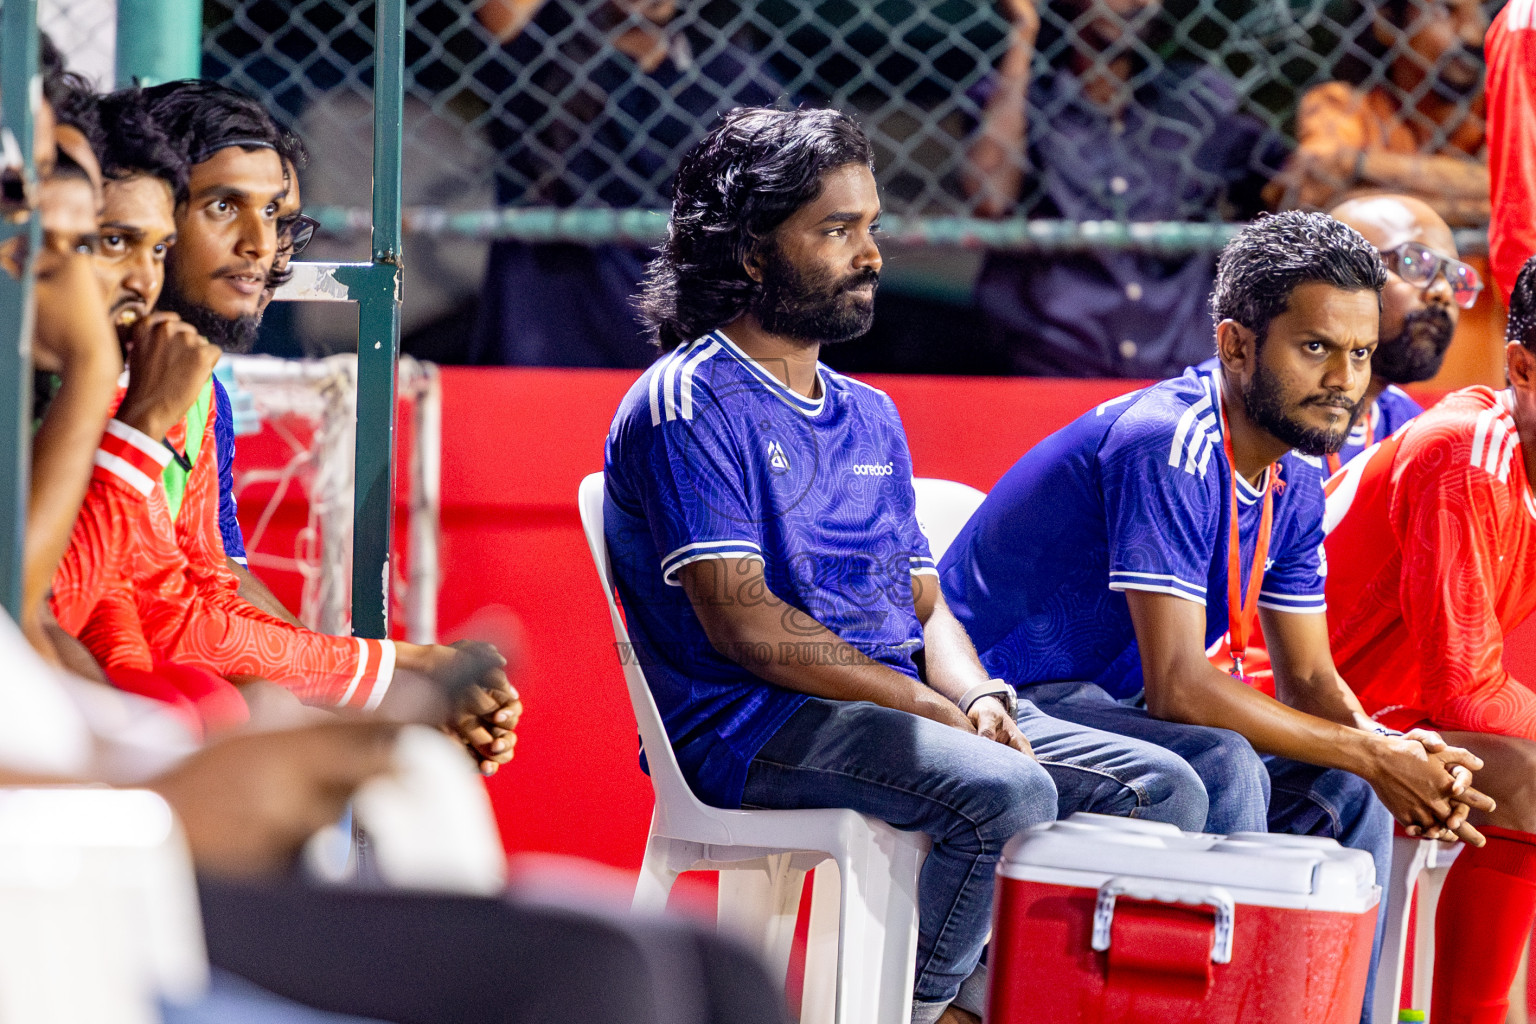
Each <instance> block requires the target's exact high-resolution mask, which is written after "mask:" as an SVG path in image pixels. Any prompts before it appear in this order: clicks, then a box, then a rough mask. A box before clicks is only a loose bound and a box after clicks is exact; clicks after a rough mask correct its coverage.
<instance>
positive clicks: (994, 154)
mask: <svg viewBox="0 0 1536 1024" xmlns="http://www.w3.org/2000/svg"><path fill="white" fill-rule="evenodd" d="M1034 43H1035V41H1034V36H1033V35H1032V34H1028V33H1021V32H1020V31H1018V30H1017V29H1016V30H1015V31H1014V35H1013V42H1012V44H1011V45H1010V46H1009V48H1008V52H1007V53H1006V54H1005V55H1004V57H1003V61H1002V63H1001V64H1000V65H999V66H998V69H997V81H996V82H995V83H994V89H993V91H992V96H991V97H990V98H989V99H988V101H987V105H986V108H985V109H984V110H983V111H982V114H981V125H980V127H979V128H978V130H977V133H976V141H975V142H974V143H972V144H971V148H970V152H969V153H968V154H967V164H968V166H967V168H966V172H965V176H964V185H965V189H966V191H967V192H968V193H969V194H970V195H971V197H972V198H973V199H974V200H975V209H976V213H977V214H979V215H981V216H983V217H1001V216H1002V215H1003V214H1004V213H1006V212H1007V211H1008V209H1009V207H1011V206H1012V205H1013V204H1014V202H1015V201H1016V200H1017V199H1018V197H1019V188H1020V186H1021V184H1022V183H1023V180H1024V140H1025V136H1026V133H1027V131H1028V127H1029V122H1028V117H1029V113H1028V98H1029V71H1030V67H1029V65H1030V60H1031V58H1032V57H1033V56H1034V52H1035V45H1034Z"/></svg>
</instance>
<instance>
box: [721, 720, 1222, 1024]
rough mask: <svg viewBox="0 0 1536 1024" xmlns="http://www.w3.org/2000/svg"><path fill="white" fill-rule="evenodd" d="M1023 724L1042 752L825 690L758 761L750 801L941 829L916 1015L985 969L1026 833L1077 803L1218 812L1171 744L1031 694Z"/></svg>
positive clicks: (1143, 810) (1199, 815)
mask: <svg viewBox="0 0 1536 1024" xmlns="http://www.w3.org/2000/svg"><path fill="white" fill-rule="evenodd" d="M1018 722H1019V727H1020V729H1021V731H1022V732H1023V733H1024V735H1025V737H1026V738H1028V739H1029V741H1030V744H1031V745H1032V746H1033V747H1034V751H1035V758H1036V759H1031V758H1029V757H1026V756H1024V755H1023V754H1020V753H1019V752H1018V751H1016V750H1013V749H1012V748H1010V747H1005V746H1003V745H1002V744H1000V743H995V742H993V741H991V740H983V739H981V738H980V737H978V736H974V735H970V734H967V733H964V732H962V731H960V730H959V729H954V728H951V727H949V726H947V725H940V724H939V723H937V722H932V721H929V720H928V719H925V718H918V717H917V716H915V715H909V714H907V713H906V712H903V711H893V710H891V709H890V708H884V707H880V706H878V705H875V704H870V703H866V702H863V701H858V702H847V701H833V700H822V699H819V698H815V697H813V698H811V699H810V700H809V701H807V702H806V704H805V705H804V706H802V707H801V708H800V709H799V710H798V711H796V712H795V713H794V715H792V716H791V717H790V719H789V721H788V722H786V723H784V725H783V726H782V727H781V728H780V729H779V731H778V732H777V733H775V734H774V736H773V738H772V739H770V740H769V741H768V743H767V744H766V745H764V747H763V749H762V750H760V751H759V752H758V754H757V756H756V757H755V758H754V759H753V761H752V764H751V766H750V767H749V768H748V769H747V781H746V788H745V790H744V792H743V794H742V806H743V807H761V808H781V809H797V808H814V807H848V808H852V809H853V810H856V811H859V812H860V813H863V814H868V815H870V816H871V817H875V818H879V819H880V820H882V821H887V822H889V823H890V824H892V825H894V826H896V827H897V828H901V829H907V830H909V831H915V832H923V833H925V834H926V835H927V836H929V838H931V839H932V840H933V849H932V851H931V852H930V853H929V855H928V859H927V860H926V861H924V863H923V869H922V874H921V877H920V878H919V881H918V939H917V983H916V986H915V988H914V1000H915V1003H916V1005H915V1006H914V1008H913V1017H912V1019H913V1020H914V1021H918V1022H922V1021H931V1020H934V1019H935V1018H937V1017H938V1016H939V1014H940V1013H941V1012H942V1011H943V1009H944V1007H945V1006H946V1005H947V1004H949V1003H950V1002H951V1001H953V1000H955V998H956V996H957V995H958V994H959V993H960V988H961V984H962V983H963V982H965V981H966V980H967V979H968V978H970V977H971V976H972V975H973V973H976V972H977V965H978V963H979V962H980V960H981V953H982V948H983V944H984V942H985V939H986V934H987V929H988V928H989V927H990V925H991V917H992V892H993V872H994V871H995V869H996V867H997V862H998V859H999V857H1000V856H1001V854H1002V851H1003V844H1004V843H1006V842H1007V841H1008V840H1009V839H1010V838H1012V837H1013V836H1014V835H1015V834H1016V833H1018V832H1020V831H1022V830H1023V829H1026V828H1028V827H1030V826H1031V825H1038V824H1040V823H1041V822H1047V821H1053V820H1055V819H1056V818H1057V817H1059V816H1061V815H1065V814H1070V813H1072V812H1073V811H1096V812H1099V813H1102V814H1125V815H1131V816H1134V817H1139V818H1149V819H1152V820H1154V821H1167V822H1172V823H1173V824H1176V825H1178V826H1179V827H1181V828H1185V829H1198V828H1199V827H1200V825H1201V824H1202V823H1203V822H1204V821H1205V817H1206V800H1205V789H1204V787H1203V786H1202V785H1201V783H1200V780H1199V778H1198V777H1197V776H1196V775H1195V773H1194V771H1193V770H1191V769H1190V767H1189V766H1188V765H1187V764H1185V763H1184V762H1183V761H1182V760H1181V759H1179V758H1178V757H1176V756H1174V755H1173V754H1171V753H1170V752H1169V751H1167V750H1164V749H1161V748H1159V747H1157V746H1156V745H1154V744H1150V743H1144V742H1140V741H1138V740H1132V739H1126V738H1124V737H1121V736H1114V735H1111V734H1109V733H1104V732H1100V731H1098V730H1096V729H1089V728H1083V727H1082V726H1078V725H1074V724H1072V723H1070V722H1064V721H1061V720H1058V719H1054V718H1051V717H1050V716H1048V715H1045V714H1042V713H1041V712H1040V711H1038V710H1037V709H1035V708H1034V707H1032V706H1031V705H1030V704H1029V702H1027V701H1021V702H1020V706H1019V714H1018ZM978 977H980V976H978ZM983 990H984V983H980V982H973V983H972V984H971V985H968V986H967V996H968V999H963V1000H961V1001H960V1005H962V1006H965V1007H966V1008H967V1009H973V1010H974V1012H977V1013H980V1010H981V1007H980V1005H979V1004H978V1002H977V999H978V997H979V995H980V994H981V992H982V991H983Z"/></svg>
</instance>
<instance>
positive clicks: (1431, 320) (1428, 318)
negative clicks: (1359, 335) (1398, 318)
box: [1371, 306, 1456, 384]
mask: <svg viewBox="0 0 1536 1024" xmlns="http://www.w3.org/2000/svg"><path fill="white" fill-rule="evenodd" d="M1455 333H1456V328H1455V326H1454V325H1453V324H1452V323H1451V314H1449V313H1447V312H1446V311H1445V307H1444V306H1426V307H1424V308H1423V309H1416V310H1414V311H1413V312H1412V313H1409V314H1408V315H1407V316H1405V317H1403V329H1402V330H1401V331H1399V332H1398V333H1397V337H1395V338H1393V339H1392V340H1391V341H1385V342H1382V343H1381V344H1380V345H1377V346H1376V352H1375V354H1373V355H1372V356H1371V372H1372V373H1374V374H1375V375H1376V376H1378V377H1380V378H1381V379H1382V380H1386V381H1391V382H1392V383H1393V384H1414V383H1417V382H1418V381H1421V380H1429V378H1431V377H1433V376H1434V375H1435V374H1437V373H1439V372H1440V364H1441V363H1442V362H1444V361H1445V350H1446V349H1447V348H1449V347H1450V344H1451V337H1452V336H1453V335H1454V334H1455Z"/></svg>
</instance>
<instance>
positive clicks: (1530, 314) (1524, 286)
mask: <svg viewBox="0 0 1536 1024" xmlns="http://www.w3.org/2000/svg"><path fill="white" fill-rule="evenodd" d="M1504 340H1505V341H1518V342H1519V343H1520V344H1522V345H1524V346H1525V347H1526V348H1528V349H1531V350H1533V351H1536V256H1532V257H1531V258H1530V259H1528V260H1526V261H1525V266H1523V267H1521V268H1520V274H1519V276H1517V277H1516V278H1515V287H1514V288H1512V289H1511V290H1510V293H1509V322H1508V323H1507V324H1505V326H1504Z"/></svg>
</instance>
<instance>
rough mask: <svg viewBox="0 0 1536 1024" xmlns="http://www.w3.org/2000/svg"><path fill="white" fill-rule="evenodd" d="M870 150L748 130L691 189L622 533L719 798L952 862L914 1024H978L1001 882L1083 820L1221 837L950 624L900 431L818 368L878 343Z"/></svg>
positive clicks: (756, 120)
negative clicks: (1205, 831)
mask: <svg viewBox="0 0 1536 1024" xmlns="http://www.w3.org/2000/svg"><path fill="white" fill-rule="evenodd" d="M872 161H873V153H872V150H871V147H870V143H869V139H868V138H867V137H866V136H865V135H864V132H863V131H862V130H861V129H860V128H859V126H858V125H857V124H856V123H855V122H854V121H853V120H852V119H851V118H849V117H848V116H847V115H845V114H842V113H839V112H837V111H829V110H799V111H780V110H773V109H766V108H741V109H737V110H733V111H731V112H730V113H728V114H726V115H725V116H724V117H723V118H722V119H721V120H720V121H718V122H717V123H716V125H715V126H714V127H713V128H712V129H711V130H710V132H709V134H708V135H706V136H705V137H704V139H703V140H702V141H701V142H700V143H699V144H698V145H697V146H695V147H694V148H693V149H692V150H690V151H689V152H688V153H687V154H686V155H685V156H684V158H683V160H682V162H681V164H680V165H679V168H678V174H677V185H676V196H675V199H674V200H673V207H672V218H671V224H670V231H669V234H668V241H667V243H666V245H665V246H664V247H663V248H662V252H661V255H660V256H659V257H658V259H657V260H656V261H655V262H654V263H652V264H651V266H650V268H649V270H648V273H647V277H646V286H645V290H644V292H643V294H642V298H641V308H642V310H643V311H644V313H645V315H646V316H647V318H648V319H649V321H650V323H651V324H652V325H653V329H654V330H655V332H656V338H657V342H658V344H659V346H660V348H661V349H662V352H663V355H662V357H661V359H660V360H659V361H658V362H657V363H656V364H655V365H654V366H652V368H651V369H650V370H648V371H647V372H646V373H645V374H643V375H642V376H641V377H640V379H639V380H638V381H637V382H636V383H635V385H634V387H632V388H631V389H630V391H629V393H628V395H626V396H625V398H624V400H623V402H622V403H621V404H620V406H619V410H618V413H617V414H616V416H615V417H614V421H613V426H612V428H611V429H610V432H609V435H608V444H607V452H606V459H605V463H604V464H605V497H604V531H605V535H606V538H607V543H608V550H609V552H610V554H611V555H612V561H613V568H614V578H615V582H616V585H617V587H618V590H619V593H620V595H621V597H622V599H623V604H624V608H625V610H626V614H627V615H628V616H629V620H628V621H629V624H630V630H631V636H632V637H633V638H634V640H635V647H636V656H638V657H641V658H643V659H645V665H646V677H647V680H648V682H649V684H650V686H651V688H652V690H653V692H654V694H655V697H656V703H657V707H658V708H659V710H660V712H661V716H662V721H663V724H664V725H665V727H666V730H667V734H668V736H669V738H670V739H671V741H672V746H673V749H674V750H675V752H676V754H677V759H678V763H679V765H680V766H681V768H682V771H683V773H684V775H685V776H686V777H687V779H688V782H689V784H690V785H691V786H692V787H693V790H694V792H696V793H697V794H698V795H699V797H700V799H702V800H705V801H706V802H708V803H710V804H713V805H715V806H717V807H768V808H781V809H793V808H825V807H847V808H852V809H854V810H857V811H859V812H861V813H864V814H869V815H871V816H873V817H876V818H880V819H882V820H884V821H887V822H889V823H890V824H892V825H894V826H896V827H897V828H902V829H907V830H911V831H921V832H923V833H925V834H927V835H928V836H929V837H930V838H932V840H933V849H932V851H931V852H930V853H929V854H928V857H927V859H926V861H925V862H924V864H923V869H922V875H921V878H920V880H919V883H918V893H917V899H918V937H917V972H916V984H915V989H914V1003H913V1009H912V1020H913V1021H914V1022H916V1024H931V1022H933V1021H935V1020H944V1021H947V1022H955V1024H959V1022H968V1021H975V1020H977V1019H979V1016H980V1014H981V1012H982V1009H983V1001H984V997H985V992H986V975H985V967H984V966H982V964H981V954H982V949H983V945H984V943H985V940H986V933H987V928H988V923H989V918H990V912H991V903H992V869H993V868H994V867H995V866H996V864H997V860H998V857H999V856H1000V854H1001V852H1002V847H1003V844H1004V843H1005V842H1007V840H1008V839H1009V838H1010V837H1012V836H1013V835H1014V834H1016V833H1017V832H1019V831H1020V830H1022V829H1024V828H1026V827H1028V826H1030V825H1034V824H1039V823H1041V822H1045V821H1050V820H1053V819H1055V818H1056V817H1057V816H1059V815H1066V814H1070V813H1072V812H1074V811H1078V810H1088V811H1096V812H1099V813H1108V814H1124V815H1130V816H1133V817H1138V818H1148V819H1151V820H1155V821H1167V822H1172V823H1174V824H1177V825H1179V826H1180V827H1181V828H1185V829H1198V828H1199V827H1200V826H1201V825H1202V824H1203V823H1204V820H1205V814H1206V802H1205V797H1204V793H1203V791H1202V788H1201V785H1200V783H1199V781H1198V780H1197V779H1196V778H1195V776H1194V773H1193V772H1192V771H1191V770H1190V769H1189V767H1188V765H1186V764H1184V762H1183V761H1181V760H1180V759H1178V758H1177V757H1174V756H1172V755H1170V754H1168V753H1167V752H1165V751H1162V750H1159V749H1158V748H1156V747H1154V746H1153V745H1151V744H1147V743H1141V742H1139V741H1135V740H1126V739H1123V738H1120V737H1116V736H1111V735H1109V734H1107V733H1103V732H1099V731H1097V730H1093V729H1085V728H1080V727H1077V726H1074V725H1071V724H1069V723H1066V722H1063V721H1060V720H1057V719H1052V718H1048V717H1047V716H1045V715H1043V714H1041V713H1040V712H1038V711H1037V710H1036V709H1035V708H1034V707H1033V706H1032V705H1030V704H1029V703H1028V702H1027V701H1014V700H1012V699H1011V698H1012V696H1013V694H1012V690H1011V689H1010V688H1009V687H1008V686H1006V685H1005V684H1003V683H1002V682H1000V681H999V680H996V679H989V678H988V676H987V673H986V672H985V671H984V670H983V669H982V667H981V665H980V663H979V662H978V661H977V660H976V654H975V652H974V650H973V649H972V648H971V644H970V640H969V639H968V638H967V637H966V635H965V632H964V630H962V629H961V628H960V627H959V626H958V625H957V624H956V622H955V620H954V617H953V616H952V615H951V614H950V613H949V610H948V609H947V608H946V607H945V604H944V599H943V597H942V595H941V594H940V593H939V589H938V587H937V585H936V584H937V580H936V579H935V577H934V568H933V557H932V555H931V553H930V552H929V549H928V543H927V541H926V540H925V539H924V537H923V534H922V531H921V528H920V527H919V525H918V522H917V517H916V513H915V503H916V497H915V493H914V490H913V486H912V460H911V455H910V453H909V451H908V449H907V441H906V435H905V432H904V431H903V429H902V425H901V418H900V416H899V415H898V414H897V411H896V407H895V405H894V404H892V402H891V400H890V398H889V397H888V396H887V395H885V394H884V393H883V392H881V391H877V390H876V389H874V388H872V387H869V386H867V385H865V384H861V383H859V382H858V381H856V380H854V379H852V378H850V377H845V376H843V375H842V374H839V373H836V372H834V371H833V370H831V369H829V368H828V367H826V366H825V365H823V364H822V363H821V362H820V355H821V353H822V352H823V351H824V350H825V349H826V348H827V347H828V346H830V345H833V344H836V343H838V342H842V341H846V340H848V339H851V338H854V337H857V336H859V335H860V334H863V333H864V332H865V331H867V330H868V329H869V325H870V322H871V320H872V318H873V316H874V305H875V291H876V287H877V285H878V283H879V279H880V270H881V266H882V264H881V258H880V250H879V247H878V246H877V245H876V243H875V239H874V232H875V231H876V229H877V226H878V221H879V218H880V199H879V195H878V193H877V191H876V187H875V179H874V174H873V172H872V170H871V163H872Z"/></svg>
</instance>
